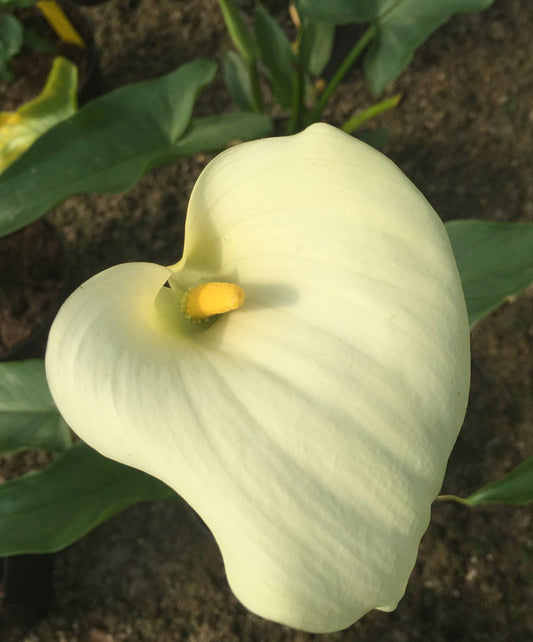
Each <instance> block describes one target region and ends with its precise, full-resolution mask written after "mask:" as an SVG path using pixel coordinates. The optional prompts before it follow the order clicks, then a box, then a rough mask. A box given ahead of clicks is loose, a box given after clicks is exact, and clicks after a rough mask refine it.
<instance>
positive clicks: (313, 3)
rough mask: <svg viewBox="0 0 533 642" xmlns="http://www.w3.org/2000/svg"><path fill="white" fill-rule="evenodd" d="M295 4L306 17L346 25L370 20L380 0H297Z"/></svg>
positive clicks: (377, 8) (374, 14)
mask: <svg viewBox="0 0 533 642" xmlns="http://www.w3.org/2000/svg"><path fill="white" fill-rule="evenodd" d="M295 4H296V7H297V8H298V12H299V13H300V15H301V16H302V17H304V18H309V19H310V20H323V21H324V22H329V23H331V24H335V25H344V24H350V23H353V22H370V21H371V20H372V19H373V18H374V17H375V16H376V13H377V12H378V10H379V4H380V0H356V1H354V0H328V1H327V2H324V0H296V3H295Z"/></svg>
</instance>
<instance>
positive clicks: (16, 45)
mask: <svg viewBox="0 0 533 642" xmlns="http://www.w3.org/2000/svg"><path fill="white" fill-rule="evenodd" d="M22 42H23V29H22V24H21V23H20V22H19V21H18V20H17V18H15V16H12V15H11V14H3V15H0V76H1V77H2V78H3V79H4V80H5V81H7V82H11V80H13V74H12V72H11V70H10V68H9V65H8V62H9V61H10V60H11V58H13V56H16V55H17V54H18V52H19V51H20V48H21V47H22Z"/></svg>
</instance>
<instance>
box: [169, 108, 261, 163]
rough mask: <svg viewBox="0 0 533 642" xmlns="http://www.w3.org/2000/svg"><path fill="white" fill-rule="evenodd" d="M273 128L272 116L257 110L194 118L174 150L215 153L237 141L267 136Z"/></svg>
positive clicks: (183, 152) (186, 153)
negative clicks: (256, 111)
mask: <svg viewBox="0 0 533 642" xmlns="http://www.w3.org/2000/svg"><path fill="white" fill-rule="evenodd" d="M272 129H273V124H272V120H271V119H270V117H269V116H266V115H265V114H257V113H255V112H239V113H237V114H220V116H205V117H203V118H195V119H193V120H192V121H191V124H190V125H189V127H188V128H187V130H186V132H185V133H184V134H183V136H182V137H181V139H180V140H179V142H178V143H177V145H176V146H175V151H176V153H177V154H179V155H180V156H188V155H189V154H194V153H196V152H198V151H203V152H215V151H218V150H219V149H222V148H223V147H226V146H227V145H228V144H230V143H234V142H236V141H243V140H255V139H256V138H263V137H264V136H268V135H269V134H270V133H271V132H272Z"/></svg>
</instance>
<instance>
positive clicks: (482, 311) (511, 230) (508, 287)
mask: <svg viewBox="0 0 533 642" xmlns="http://www.w3.org/2000/svg"><path fill="white" fill-rule="evenodd" d="M446 229H447V231H448V236H449V237H450V241H451V244H452V247H453V250H454V253H455V258H456V260H457V265H458V267H459V272H460V274H461V282H462V284H463V290H464V293H465V298H466V303H467V307H468V318H469V321H470V326H471V327H472V326H474V325H475V324H476V323H477V322H478V321H479V320H480V319H481V318H482V317H484V316H485V315H486V314H488V313H489V312H490V311H491V310H494V309H495V308H496V307H498V306H499V305H500V304H501V303H502V302H503V301H504V300H505V299H506V298H507V297H508V296H511V295H512V294H516V293H517V292H520V290H523V289H524V288H525V287H527V286H528V285H529V284H530V283H531V282H532V281H533V225H527V224H520V223H491V222H485V221H467V220H465V221H451V222H450V223H447V224H446Z"/></svg>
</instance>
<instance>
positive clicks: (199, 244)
mask: <svg viewBox="0 0 533 642" xmlns="http://www.w3.org/2000/svg"><path fill="white" fill-rule="evenodd" d="M46 370H47V376H48V381H49V384H50V389H51V392H52V395H53V397H54V399H55V401H56V402H57V405H58V408H59V410H60V412H61V413H62V415H63V416H64V418H65V419H66V421H67V422H68V424H69V425H70V426H71V427H72V428H73V430H74V431H75V432H77V434H78V435H79V436H80V437H81V438H82V439H84V440H85V441H87V442H88V443H89V444H90V445H91V446H93V447H94V448H95V449H97V450H98V451H100V452H101V453H102V454H104V455H106V456H108V457H111V458H113V459H116V460H117V461H119V462H122V463H125V464H129V465H130V466H134V467H137V468H139V469H141V470H143V471H146V472H147V473H150V474H152V475H154V476H156V477H158V478H159V479H161V480H163V481H164V482H166V483H167V484H168V485H169V486H171V487H172V488H174V489H175V490H176V491H177V492H178V493H179V494H180V495H181V496H182V497H183V498H184V499H185V500H186V501H187V502H189V504H190V505H191V506H192V507H193V508H194V509H195V510H196V511H197V512H198V513H199V514H200V516H201V517H202V518H203V520H204V521H205V522H206V524H207V525H208V526H209V528H210V529H211V531H212V532H213V534H214V536H215V538H216V540H217V542H218V545H219V547H220V550H221V553H222V556H223V559H224V564H225V568H226V573H227V577H228V581H229V583H230V585H231V587H232V589H233V591H234V593H235V595H236V596H237V597H238V599H239V600H241V602H242V603H243V604H244V605H245V606H246V607H248V608H249V609H250V610H251V611H253V612H255V613H257V614H259V615H261V616H263V617H264V618H268V619H271V620H274V621H276V622H280V623H283V624H287V625H289V626H292V627H294V628H297V629H301V630H305V631H311V632H328V631H335V630H340V629H343V628H345V627H347V626H349V625H351V624H352V623H353V622H354V621H356V620H357V619H358V618H360V617H361V616H363V615H364V614H365V613H366V612H368V611H369V610H371V609H373V608H378V609H381V610H384V611H390V610H393V609H394V608H395V607H396V605H397V603H398V601H399V600H400V598H401V597H402V595H403V593H404V591H405V586H406V583H407V580H408V577H409V574H410V572H411V570H412V568H413V565H414V562H415V559H416V555H417V549H418V545H419V541H420V538H421V537H422V534H423V533H424V531H425V529H426V528H427V525H428V522H429V516H430V505H431V502H432V501H433V500H434V498H435V497H436V495H437V493H438V491H439V489H440V486H441V483H442V479H443V476H444V471H445V466H446V462H447V459H448V456H449V454H450V451H451V448H452V446H453V444H454V441H455V439H456V436H457V433H458V430H459V428H460V426H461V423H462V421H463V417H464V413H465V407H466V402H467V396H468V387H469V371H470V367H469V328H468V319H467V312H466V306H465V301H464V297H463V293H462V289H461V283H460V279H459V274H458V271H457V267H456V264H455V260H454V256H453V253H452V249H451V246H450V243H449V241H448V237H447V234H446V231H445V228H444V226H443V224H442V222H441V221H440V219H439V218H438V216H437V214H436V213H435V212H434V210H433V209H432V208H431V206H430V205H429V204H428V203H427V201H426V200H425V199H424V197H423V196H422V195H421V194H420V192H419V191H418V190H417V189H416V188H415V187H414V186H413V185H412V184H411V183H410V181H409V180H408V179H407V178H406V177H405V176H404V175H403V174H402V173H401V171H400V170H399V169H398V168H397V167H396V166H395V165H394V164H393V163H392V162H391V161H389V160H388V159H387V158H385V157H384V156H383V155H381V154H380V153H379V152H377V151H375V150H374V149H372V148H370V147H368V146H367V145H365V144H364V143H362V142H360V141H357V140H355V139H353V138H352V137H351V136H349V135H347V134H344V133H342V132H340V131H339V130H337V129H335V128H333V127H331V126H329V125H325V124H315V125H312V126H311V127H309V128H308V129H306V130H305V131H304V132H302V133H299V134H296V135H295V136H289V137H285V138H273V139H265V140H259V141H253V142H250V143H245V144H241V145H239V146H236V147H233V148H231V149H229V150H227V151H225V152H224V153H222V154H221V155H219V156H218V157H217V158H215V159H214V160H213V161H212V162H211V163H210V164H209V165H208V167H207V168H206V169H205V170H204V172H203V173H202V174H201V176H200V178H199V179H198V181H197V183H196V186H195V188H194V190H193V193H192V196H191V200H190V204H189V210H188V215H187V221H186V229H185V247H184V253H183V258H182V259H181V260H180V261H179V262H178V263H177V264H176V265H174V266H171V267H163V266H160V265H154V264H150V263H127V264H123V265H118V266H115V267H112V268H110V269H108V270H106V271H104V272H102V273H101V274H98V275H96V276H95V277H93V278H92V279H90V280H89V281H87V282H86V283H85V284H83V285H82V286H81V287H80V288H79V289H78V290H77V291H76V292H74V293H73V294H72V296H71V297H70V298H69V299H68V300H67V302H66V303H65V304H64V306H63V308H62V309H61V310H60V312H59V314H58V316H57V318H56V320H55V322H54V324H53V327H52V330H51V333H50V339H49V343H48V349H47V354H46ZM177 545H179V543H178V544H177Z"/></svg>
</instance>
